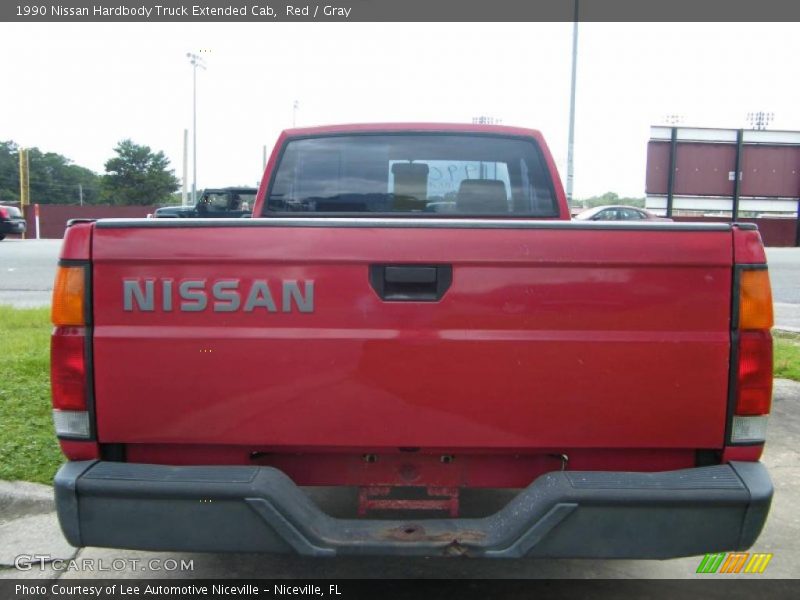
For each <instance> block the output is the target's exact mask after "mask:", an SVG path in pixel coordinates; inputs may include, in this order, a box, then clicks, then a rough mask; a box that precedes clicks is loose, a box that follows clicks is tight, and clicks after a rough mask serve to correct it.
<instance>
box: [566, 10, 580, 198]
mask: <svg viewBox="0 0 800 600" xmlns="http://www.w3.org/2000/svg"><path fill="white" fill-rule="evenodd" d="M573 18H574V19H575V20H574V21H573V24H572V81H571V84H570V90H569V138H568V140H567V204H568V205H570V206H571V205H572V180H573V179H574V172H575V165H574V156H573V154H574V144H575V81H576V79H577V75H578V0H575V14H574V17H573Z"/></svg>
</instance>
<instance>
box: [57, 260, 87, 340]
mask: <svg viewBox="0 0 800 600" xmlns="http://www.w3.org/2000/svg"><path fill="white" fill-rule="evenodd" d="M85 292H86V272H85V269H84V267H58V272H57V273H56V282H55V286H54V287H53V308H52V312H51V320H52V321H53V325H76V326H80V325H85V324H86V315H85V313H84V298H85Z"/></svg>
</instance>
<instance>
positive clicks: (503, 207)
mask: <svg viewBox="0 0 800 600" xmlns="http://www.w3.org/2000/svg"><path fill="white" fill-rule="evenodd" d="M456 208H457V209H458V212H460V213H466V214H486V213H491V214H497V213H507V212H508V197H507V195H506V184H505V183H503V182H502V181H496V180H494V179H465V180H464V181H462V182H461V185H460V186H459V188H458V197H457V198H456Z"/></svg>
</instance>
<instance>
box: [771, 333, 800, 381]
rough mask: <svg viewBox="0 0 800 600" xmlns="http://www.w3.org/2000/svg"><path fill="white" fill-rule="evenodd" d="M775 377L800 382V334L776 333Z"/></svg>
mask: <svg viewBox="0 0 800 600" xmlns="http://www.w3.org/2000/svg"><path fill="white" fill-rule="evenodd" d="M774 337H775V357H774V362H775V377H783V378H785V379H794V380H795V381H800V334H797V333H786V332H776V333H775V335H774Z"/></svg>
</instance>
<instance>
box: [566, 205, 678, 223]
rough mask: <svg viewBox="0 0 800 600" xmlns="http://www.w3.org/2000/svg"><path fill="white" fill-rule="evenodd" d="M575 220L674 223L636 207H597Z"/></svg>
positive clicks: (584, 212) (579, 215)
mask: <svg viewBox="0 0 800 600" xmlns="http://www.w3.org/2000/svg"><path fill="white" fill-rule="evenodd" d="M573 218H574V219H576V220H578V221H672V219H669V218H667V217H659V216H658V215H654V214H653V213H651V212H650V211H649V210H645V209H643V208H638V207H636V206H595V207H594V208H589V209H587V210H585V211H583V212H582V213H579V214H577V215H575V217H573Z"/></svg>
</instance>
